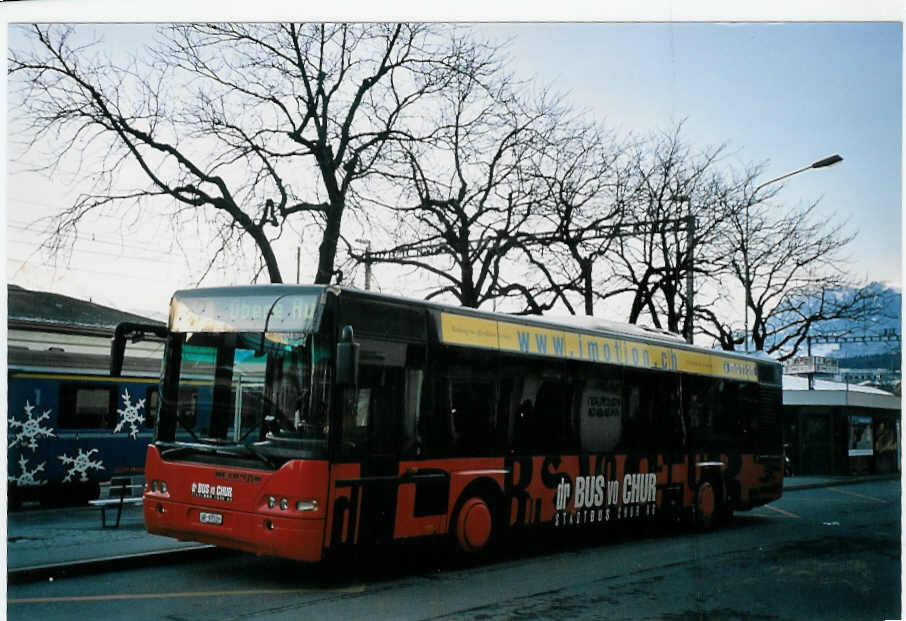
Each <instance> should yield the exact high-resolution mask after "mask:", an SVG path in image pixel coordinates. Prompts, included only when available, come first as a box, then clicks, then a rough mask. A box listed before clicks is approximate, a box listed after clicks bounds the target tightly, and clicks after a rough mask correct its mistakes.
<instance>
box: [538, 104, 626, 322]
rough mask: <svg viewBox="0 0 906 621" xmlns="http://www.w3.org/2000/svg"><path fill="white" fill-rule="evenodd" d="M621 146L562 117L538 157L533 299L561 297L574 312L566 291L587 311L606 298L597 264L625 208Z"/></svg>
mask: <svg viewBox="0 0 906 621" xmlns="http://www.w3.org/2000/svg"><path fill="white" fill-rule="evenodd" d="M621 150H622V146H621V145H619V144H618V143H617V141H616V139H615V138H614V136H613V134H612V133H609V132H605V131H604V130H603V129H602V128H601V127H600V126H598V125H596V124H589V123H581V122H577V121H574V122H566V121H563V122H560V123H558V124H557V128H556V132H555V134H554V135H553V136H552V138H551V140H550V142H549V144H548V145H546V146H545V148H544V149H542V150H541V154H540V157H539V158H538V160H539V162H538V165H537V166H536V172H535V174H536V175H537V177H538V179H539V180H540V187H539V190H540V191H541V192H542V194H541V212H540V213H541V222H540V224H539V226H541V227H542V230H540V231H537V232H536V233H535V234H534V235H527V241H526V243H525V244H524V250H525V255H526V260H528V261H529V262H530V263H531V264H532V265H533V267H534V268H535V271H536V272H537V273H538V274H539V275H540V277H541V278H540V279H539V285H538V293H537V294H536V297H540V296H546V297H547V298H549V299H551V300H556V301H560V302H562V303H563V305H564V306H565V307H566V309H567V310H568V311H569V312H570V313H573V314H576V313H577V310H576V308H575V307H574V306H573V304H572V302H571V301H570V297H571V296H570V294H574V295H576V296H578V298H579V301H580V303H581V304H580V306H579V310H578V312H581V313H584V314H586V315H593V314H594V308H595V301H597V300H598V299H605V298H606V297H607V296H606V293H605V291H606V287H602V286H601V282H602V281H601V279H600V278H596V272H595V266H596V264H600V263H601V262H602V258H603V257H605V256H606V255H607V254H608V252H609V251H610V247H611V245H612V244H613V243H614V241H615V239H616V233H617V231H618V230H619V226H620V222H621V218H622V216H623V214H624V212H625V208H626V207H625V206H626V203H627V197H626V196H625V192H626V191H627V185H626V184H625V183H624V182H623V179H622V177H621V172H622V171H621V170H620V168H619V166H618V165H617V161H618V158H619V156H620V155H621ZM605 280H606V279H605Z"/></svg>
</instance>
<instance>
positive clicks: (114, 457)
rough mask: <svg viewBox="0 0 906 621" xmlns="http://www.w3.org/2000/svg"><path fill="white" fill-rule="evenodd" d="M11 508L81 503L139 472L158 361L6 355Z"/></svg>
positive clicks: (151, 424) (61, 354) (153, 403)
mask: <svg viewBox="0 0 906 621" xmlns="http://www.w3.org/2000/svg"><path fill="white" fill-rule="evenodd" d="M8 353H9V357H8V374H7V386H8V394H7V399H8V402H7V408H8V409H7V420H8V435H7V444H8V449H7V479H8V490H9V506H10V507H11V508H16V507H17V506H19V505H20V504H21V503H22V502H23V501H25V500H38V501H40V502H41V503H42V504H43V505H48V506H56V505H62V504H78V503H83V502H85V501H87V500H88V499H90V498H96V497H97V495H98V486H99V483H100V482H103V481H107V480H109V479H110V478H111V477H113V476H122V475H137V476H140V475H142V474H143V472H144V460H145V450H146V447H147V445H148V443H149V442H150V441H151V440H152V436H153V428H154V420H155V415H156V412H157V405H158V400H159V389H158V384H159V381H160V360H159V359H158V360H155V359H141V358H127V359H125V360H124V361H123V363H122V372H121V373H117V374H116V375H111V374H110V359H109V357H107V356H99V355H86V354H76V353H70V352H60V351H33V350H26V349H17V348H10V349H9V350H8Z"/></svg>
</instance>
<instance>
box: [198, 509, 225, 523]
mask: <svg viewBox="0 0 906 621" xmlns="http://www.w3.org/2000/svg"><path fill="white" fill-rule="evenodd" d="M198 519H199V520H200V521H201V523H202V524H218V525H220V524H223V514H221V513H208V512H207V511H202V512H201V513H199V514H198Z"/></svg>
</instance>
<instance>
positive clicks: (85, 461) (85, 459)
mask: <svg viewBox="0 0 906 621" xmlns="http://www.w3.org/2000/svg"><path fill="white" fill-rule="evenodd" d="M97 452H98V449H96V448H93V449H91V450H90V451H88V452H87V453H85V452H83V451H82V449H79V454H78V455H76V456H75V457H70V456H69V455H67V454H65V453H64V454H63V455H59V456H58V459H59V460H60V461H62V462H63V464H64V465H66V466H72V467H71V468H70V469H69V472H67V473H66V476H65V477H63V482H64V483H69V482H70V481H72V475H74V474H76V473H79V474H80V475H82V476H81V478H79V481H81V482H83V483H84V482H86V481H88V469H89V468H91V469H92V470H103V469H104V464H103V462H101V460H98V461H91V455H92V454H93V453H97Z"/></svg>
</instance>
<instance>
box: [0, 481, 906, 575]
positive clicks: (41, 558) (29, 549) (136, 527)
mask: <svg viewBox="0 0 906 621" xmlns="http://www.w3.org/2000/svg"><path fill="white" fill-rule="evenodd" d="M898 476H899V475H888V476H883V477H791V478H788V479H786V480H785V482H784V489H785V491H794V490H796V489H808V488H813V487H824V486H830V485H846V484H851V483H857V482H861V481H865V480H872V479H875V478H897V477H898ZM110 514H115V511H111V510H109V509H108V523H109V521H110ZM198 545H199V544H197V543H194V542H181V541H176V540H175V539H171V538H169V537H160V536H157V535H150V534H148V533H147V532H145V528H144V522H143V518H142V510H141V505H132V506H126V507H124V509H123V515H122V520H121V522H120V526H119V527H118V528H102V527H101V514H100V510H99V509H95V508H93V507H74V508H73V507H70V508H61V509H48V510H41V509H29V508H25V509H24V510H21V511H15V512H13V513H10V514H8V516H7V571H10V572H12V571H21V570H27V569H31V568H36V567H43V566H47V565H64V564H68V563H79V562H84V561H92V560H95V559H101V558H110V557H116V556H126V555H133V554H141V553H155V552H167V551H171V550H179V549H188V548H193V547H197V546H198Z"/></svg>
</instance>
